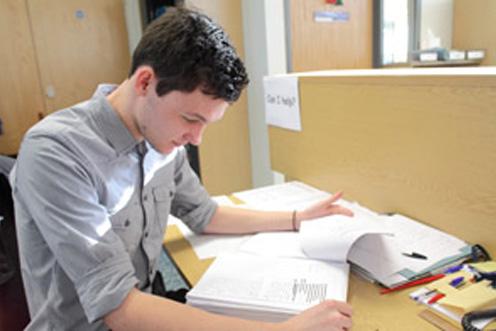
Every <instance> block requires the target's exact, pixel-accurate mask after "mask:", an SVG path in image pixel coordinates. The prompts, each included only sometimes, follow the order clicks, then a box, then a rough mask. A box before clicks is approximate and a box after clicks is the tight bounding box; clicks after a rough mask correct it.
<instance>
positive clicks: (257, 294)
mask: <svg viewBox="0 0 496 331" xmlns="http://www.w3.org/2000/svg"><path fill="white" fill-rule="evenodd" d="M348 272H349V266H348V264H347V263H329V262H324V261H317V260H310V259H297V258H282V257H279V258H276V257H267V256H255V255H252V254H247V253H242V252H237V253H229V254H224V255H220V256H219V257H217V258H216V260H215V261H214V262H213V264H212V265H211V266H210V268H209V269H208V270H207V272H206V273H205V274H204V276H203V277H202V278H201V280H200V281H199V283H198V284H197V285H196V286H195V287H193V289H192V290H191V291H190V292H189V293H188V294H187V296H186V298H187V303H188V304H190V305H192V306H194V307H198V308H201V309H204V310H207V311H210V312H213V313H219V314H225V315H230V316H237V317H241V318H247V319H255V320H264V321H274V322H275V321H282V320H285V319H287V318H289V317H291V316H293V315H296V314H298V313H300V312H301V311H303V310H305V309H307V308H310V307H312V306H314V305H315V304H318V303H320V302H322V301H324V300H326V299H335V300H340V301H346V296H347V289H348Z"/></svg>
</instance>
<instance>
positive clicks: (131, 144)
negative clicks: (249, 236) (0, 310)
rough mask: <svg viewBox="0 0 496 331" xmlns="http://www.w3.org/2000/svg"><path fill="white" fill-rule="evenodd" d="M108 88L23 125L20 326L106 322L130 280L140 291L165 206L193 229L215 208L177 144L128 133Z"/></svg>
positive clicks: (153, 261)
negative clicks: (164, 146)
mask: <svg viewBox="0 0 496 331" xmlns="http://www.w3.org/2000/svg"><path fill="white" fill-rule="evenodd" d="M113 88H114V87H113V86H108V85H106V86H104V85H101V86H99V88H98V89H97V91H96V92H95V95H94V96H93V98H92V99H90V100H88V101H86V102H83V103H80V104H77V105H75V106H73V107H70V108H67V109H64V110H62V111H59V112H56V113H54V114H52V115H50V116H48V117H47V118H45V119H44V120H43V121H41V122H40V123H38V124H37V125H36V126H34V127H33V128H32V129H31V130H29V132H28V133H27V134H26V136H25V138H24V140H23V143H22V146H21V150H20V153H19V157H18V160H17V163H16V167H15V170H14V171H13V172H12V174H11V182H12V185H13V194H14V199H15V214H16V215H15V216H16V223H17V232H18V238H19V251H20V259H21V269H22V276H23V280H24V286H25V290H26V295H27V299H28V306H29V311H30V315H31V323H30V324H29V326H28V328H27V329H28V330H85V331H86V330H106V329H107V328H106V326H105V325H104V323H103V320H102V318H103V317H104V316H105V315H106V314H107V313H109V312H110V311H112V310H113V309H115V308H117V307H118V306H119V305H120V304H121V303H122V301H123V300H124V299H125V297H126V296H127V294H128V293H129V291H130V290H131V289H132V288H133V287H137V288H139V289H141V290H143V291H149V290H150V282H151V280H152V278H153V276H154V275H155V272H156V266H157V262H158V261H157V260H158V257H159V255H160V250H161V247H162V246H161V245H162V239H163V235H164V231H165V227H166V225H167V217H168V215H169V213H171V214H173V215H175V216H177V217H180V218H181V219H182V220H183V221H185V222H186V223H187V224H188V225H189V226H190V227H191V229H192V230H193V231H195V232H201V231H202V230H203V228H204V227H205V226H206V225H207V224H208V222H209V221H210V219H211V217H212V216H213V214H214V212H215V210H216V207H217V206H216V204H215V203H214V202H213V201H212V200H211V199H210V198H209V196H208V194H207V192H206V191H205V189H204V188H203V187H202V186H201V184H200V182H199V180H198V178H197V177H196V176H195V174H194V173H193V171H192V170H191V168H190V167H189V164H188V162H187V157H186V152H185V150H184V148H178V149H175V150H174V151H173V152H171V153H170V154H167V155H163V154H160V153H158V152H156V151H155V150H154V149H153V148H151V147H150V146H147V145H146V144H145V143H139V142H138V141H136V140H135V139H134V138H133V136H132V135H131V134H130V132H129V131H128V130H127V128H126V127H125V126H124V124H123V123H122V121H121V120H120V119H119V117H118V116H117V114H116V113H115V111H114V110H113V109H112V108H111V106H110V104H109V103H108V101H107V100H106V98H105V95H106V94H108V93H109V92H110V91H111V90H112V89H113Z"/></svg>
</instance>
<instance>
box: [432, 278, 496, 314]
mask: <svg viewBox="0 0 496 331" xmlns="http://www.w3.org/2000/svg"><path fill="white" fill-rule="evenodd" d="M490 284H491V282H490V281H487V280H483V281H480V282H478V283H475V284H471V285H470V286H468V287H466V288H464V289H463V290H460V291H458V292H456V293H450V294H449V295H446V296H445V297H444V298H442V299H441V300H439V303H440V304H442V305H446V306H450V307H451V308H453V309H454V310H456V311H458V312H459V313H460V314H463V313H465V312H469V311H473V310H476V309H479V308H484V307H487V306H490V305H494V304H496V290H495V289H493V288H492V287H491V285H490Z"/></svg>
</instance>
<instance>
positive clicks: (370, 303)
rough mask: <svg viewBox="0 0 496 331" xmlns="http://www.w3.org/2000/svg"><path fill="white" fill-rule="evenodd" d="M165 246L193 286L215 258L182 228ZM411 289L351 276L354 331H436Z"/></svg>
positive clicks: (171, 233) (168, 235) (169, 236)
mask: <svg viewBox="0 0 496 331" xmlns="http://www.w3.org/2000/svg"><path fill="white" fill-rule="evenodd" d="M164 245H165V247H166V248H167V250H168V251H169V253H170V255H171V258H172V259H173V260H174V262H175V263H176V265H177V266H178V268H179V269H181V271H182V273H183V275H184V276H185V277H186V280H187V281H188V282H189V283H190V284H192V285H194V284H196V283H197V282H198V280H199V279H200V277H201V276H202V275H203V273H204V272H205V271H206V270H207V268H208V267H209V265H210V264H211V263H212V261H213V259H205V260H200V259H198V257H197V256H196V254H195V252H194V251H193V248H192V247H191V245H190V244H189V242H188V241H187V240H186V239H185V238H184V237H183V236H182V234H181V232H180V230H179V228H178V227H177V226H175V225H171V226H169V227H168V228H167V232H166V235H165V238H164ZM410 291H411V290H405V291H400V292H396V293H391V294H388V295H380V294H379V288H378V287H377V286H376V285H373V284H371V283H369V282H366V281H364V280H362V279H360V278H358V277H357V276H355V275H354V274H351V275H350V283H349V288H348V302H349V303H351V304H352V305H353V309H354V315H353V323H354V327H353V330H359V331H369V330H371V331H375V330H378V331H397V330H402V331H418V330H425V331H434V330H437V329H436V328H435V327H434V326H432V325H431V324H429V323H428V322H426V321H425V320H423V319H421V318H420V317H418V316H417V314H418V313H419V312H420V311H422V310H423V308H422V307H421V306H418V305H416V304H415V303H414V302H412V301H411V300H410V299H409V298H408V295H407V293H409V292H410Z"/></svg>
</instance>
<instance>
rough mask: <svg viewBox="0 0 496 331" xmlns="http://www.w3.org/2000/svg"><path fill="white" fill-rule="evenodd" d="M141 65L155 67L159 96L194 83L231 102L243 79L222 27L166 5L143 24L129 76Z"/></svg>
mask: <svg viewBox="0 0 496 331" xmlns="http://www.w3.org/2000/svg"><path fill="white" fill-rule="evenodd" d="M141 65H149V66H150V67H152V68H153V70H154V71H155V74H156V75H157V77H158V84H157V89H156V92H157V94H158V95H159V96H162V95H164V94H166V93H168V92H171V91H173V90H177V91H182V92H192V91H194V90H195V89H196V88H198V87H199V88H201V90H202V91H203V93H205V94H208V95H212V96H214V97H215V98H219V99H223V100H225V101H227V102H229V103H232V102H234V101H236V100H237V99H238V98H239V95H240V94H241V91H242V90H243V88H244V87H245V86H246V85H247V84H248V75H247V73H246V70H245V67H244V65H243V62H242V61H241V59H240V58H239V56H238V55H237V54H236V51H235V49H234V47H233V46H232V45H231V42H230V40H229V38H228V37H227V35H226V33H225V32H224V31H223V30H222V28H221V27H220V26H218V25H217V24H216V23H214V22H213V21H212V20H211V19H210V18H208V17H207V16H205V15H204V14H201V13H198V12H196V11H192V10H190V9H186V8H178V9H170V10H168V11H167V13H165V14H164V15H163V16H161V17H159V18H158V19H156V20H155V21H154V22H152V23H151V24H150V25H149V26H148V28H147V29H146V30H145V32H144V34H143V37H142V38H141V40H140V42H139V43H138V46H137V47H136V50H135V51H134V53H133V61H132V65H131V71H130V73H129V76H132V75H133V74H134V72H135V71H136V69H137V68H138V67H139V66H141Z"/></svg>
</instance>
